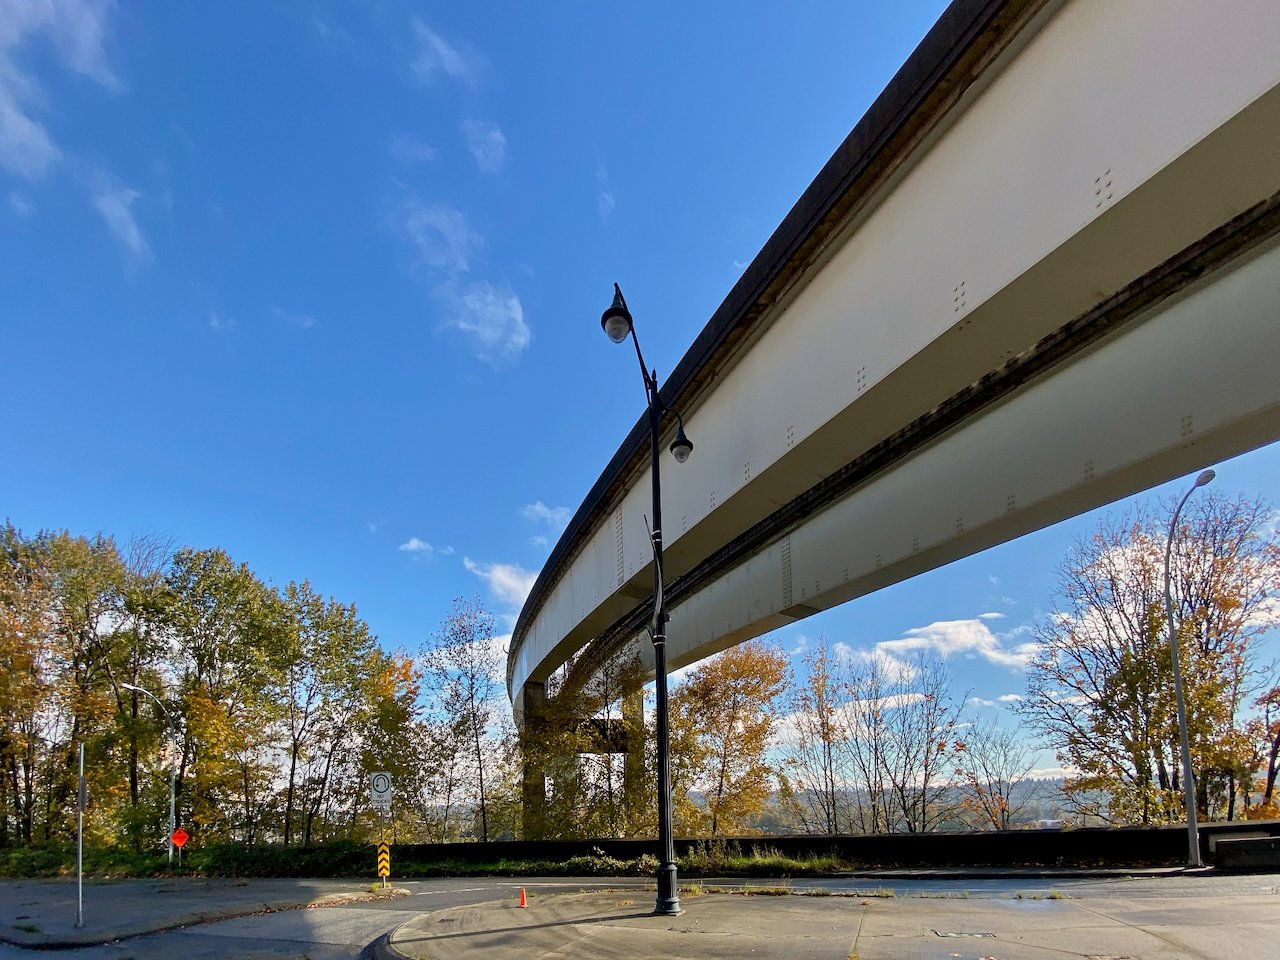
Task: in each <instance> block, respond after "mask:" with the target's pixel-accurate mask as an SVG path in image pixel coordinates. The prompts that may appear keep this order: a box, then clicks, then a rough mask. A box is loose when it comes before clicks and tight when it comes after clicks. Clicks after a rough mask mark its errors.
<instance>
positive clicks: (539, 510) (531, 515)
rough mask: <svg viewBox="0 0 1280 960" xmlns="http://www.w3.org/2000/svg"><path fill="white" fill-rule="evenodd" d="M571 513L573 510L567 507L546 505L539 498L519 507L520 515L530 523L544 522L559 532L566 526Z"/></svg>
mask: <svg viewBox="0 0 1280 960" xmlns="http://www.w3.org/2000/svg"><path fill="white" fill-rule="evenodd" d="M572 515H573V511H572V510H570V509H569V508H568V507H548V506H547V505H546V504H545V503H543V502H542V501H541V500H535V501H534V502H533V503H528V504H525V505H524V506H523V507H521V508H520V516H522V517H524V518H525V519H526V520H528V521H530V522H532V523H545V524H546V525H547V526H548V527H550V528H551V529H552V530H553V531H555V532H556V533H561V532H562V531H563V530H564V528H565V527H566V526H568V524H569V518H570V517H571V516H572Z"/></svg>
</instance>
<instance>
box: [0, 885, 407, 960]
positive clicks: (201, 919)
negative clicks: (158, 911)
mask: <svg viewBox="0 0 1280 960" xmlns="http://www.w3.org/2000/svg"><path fill="white" fill-rule="evenodd" d="M391 890H392V896H395V897H405V896H408V895H409V891H408V890H405V889H403V888H398V887H392V888H391ZM382 899H390V897H382V896H370V895H368V894H361V893H331V894H327V895H326V896H323V897H317V898H316V899H314V900H306V901H303V902H299V901H297V900H274V901H271V902H267V903H259V904H253V905H250V904H243V905H241V906H239V907H232V908H228V909H224V910H216V909H215V910H202V911H195V912H192V913H189V914H185V915H183V916H181V917H179V918H178V919H173V920H165V921H163V922H161V923H159V924H146V923H139V924H132V925H129V926H122V927H117V928H116V929H114V930H111V931H94V932H92V933H85V934H79V935H76V934H73V935H71V936H57V937H53V936H49V935H47V934H31V935H30V936H29V938H15V937H12V936H10V935H9V934H7V933H2V932H0V944H4V945H6V946H10V947H19V948H21V949H24V950H79V949H83V948H84V947H101V946H104V945H105V944H108V943H118V942H120V941H122V940H135V939H137V938H138V937H145V936H149V935H150V934H153V933H168V932H170V931H173V930H181V929H182V928H183V927H191V926H196V925H198V924H202V923H215V922H217V921H219V920H235V919H237V918H239V917H253V916H258V915H259V914H265V913H283V912H285V911H286V910H307V909H310V908H313V907H336V906H339V905H340V904H344V903H363V902H366V901H369V900H382ZM404 960H409V958H404Z"/></svg>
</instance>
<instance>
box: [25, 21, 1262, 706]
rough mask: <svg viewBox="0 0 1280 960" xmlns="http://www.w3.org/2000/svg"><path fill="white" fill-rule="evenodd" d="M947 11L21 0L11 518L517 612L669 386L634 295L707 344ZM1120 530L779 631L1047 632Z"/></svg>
mask: <svg viewBox="0 0 1280 960" xmlns="http://www.w3.org/2000/svg"><path fill="white" fill-rule="evenodd" d="M943 6H944V4H943V3H941V2H940V0H937V2H900V3H894V4H879V3H876V4H872V3H848V2H844V3H812V4H801V5H793V6H791V7H787V8H783V7H780V6H777V5H767V4H760V5H743V4H740V3H733V4H730V3H698V4H664V5H632V6H630V7H628V6H625V5H606V4H588V3H576V2H575V3H560V4H545V5H544V4H514V3H513V4H495V3H483V2H475V3H468V4H413V3H404V2H394V0H392V2H378V3H369V4H363V3H361V4H355V3H351V4H339V3H323V2H319V3H303V2H278V3H270V2H267V3H234V2H229V3H223V4H210V5H199V6H197V5H186V4H181V5H179V4H131V5H117V4H112V3H103V2H93V0H44V2H32V0H0V357H3V360H4V371H5V381H6V383H5V386H6V413H5V416H4V424H5V439H6V442H5V444H4V450H5V461H6V469H5V470H4V471H3V473H2V474H0V513H2V514H4V515H7V516H8V517H10V518H11V519H12V520H13V522H14V523H15V524H16V525H18V526H19V527H20V528H22V529H24V530H26V531H28V532H34V531H35V530H38V529H40V528H46V527H55V528H62V527H66V528H68V529H70V530H71V531H73V532H76V533H90V534H91V533H95V532H98V531H102V532H104V533H108V534H111V535H114V536H116V537H117V538H118V539H121V540H124V539H127V538H128V537H129V536H130V535H131V534H133V533H137V532H145V531H155V532H159V533H162V534H166V535H169V536H172V537H174V538H175V539H176V540H177V541H178V542H180V543H184V544H189V545H192V546H196V547H204V546H220V547H222V548H224V549H226V550H227V551H228V552H229V553H230V554H231V555H232V556H233V557H234V558H236V559H237V560H242V561H245V562H247V563H248V564H249V565H250V566H251V567H252V568H253V569H254V570H255V571H257V572H258V573H259V574H260V575H261V576H263V577H264V578H268V579H270V580H272V581H274V582H275V583H277V584H283V583H285V582H287V581H288V580H291V579H301V578H308V579H310V580H311V582H312V584H313V586H315V587H316V588H317V589H319V590H320V591H322V592H324V593H326V594H332V595H334V596H336V597H337V598H338V599H340V600H343V601H345V602H354V603H356V604H357V605H358V607H359V609H360V611H361V613H362V615H363V616H364V617H365V618H366V619H367V620H368V622H369V623H370V625H371V627H372V628H373V629H374V631H375V632H376V633H377V634H378V635H379V636H380V638H381V640H382V642H383V644H384V645H385V646H387V647H388V648H392V649H394V648H406V649H414V648H416V646H417V645H418V643H419V642H420V641H421V640H422V639H423V638H424V637H425V636H426V635H427V634H428V633H430V632H431V631H432V630H434V629H435V628H436V626H437V625H438V623H439V621H440V619H441V617H442V616H443V615H444V613H445V612H446V611H447V608H448V606H449V603H450V602H451V600H452V599H453V598H454V597H457V596H460V595H469V594H472V593H479V594H480V595H481V596H482V597H484V598H485V599H486V601H487V602H488V603H489V604H490V605H491V606H492V607H493V608H494V610H495V611H496V612H498V613H499V615H500V618H502V617H510V616H512V615H514V613H515V611H516V610H517V609H518V605H519V601H520V599H521V598H522V595H523V594H522V591H523V590H524V589H527V586H528V583H529V581H530V580H531V578H532V576H533V575H534V574H535V573H536V571H537V570H538V569H539V567H540V566H541V564H542V562H543V560H544V559H545V557H546V555H547V553H548V551H549V549H550V544H551V543H552V542H554V539H555V537H556V536H557V535H558V534H559V532H560V529H561V527H562V525H563V523H564V521H565V519H566V518H567V516H568V514H569V513H571V512H572V510H573V509H574V508H575V507H576V506H577V505H578V503H579V502H581V499H582V497H583V496H584V495H585V493H586V491H587V490H588V488H589V487H590V486H591V484H592V483H593V482H594V480H595V479H596V477H597V476H598V474H599V472H600V470H601V469H602V468H603V466H604V464H605V463H606V461H607V460H608V458H609V457H610V456H611V455H612V453H613V452H614V450H615V449H616V448H617V445H618V444H619V442H620V441H621V439H622V437H623V436H624V435H625V433H626V431H627V430H628V429H629V428H630V427H631V425H632V424H633V423H634V422H635V420H636V418H637V417H638V416H639V414H640V411H641V407H642V404H643V391H642V388H641V385H640V382H639V378H638V377H636V376H635V369H634V364H633V363H628V362H627V360H626V358H625V357H622V356H620V355H619V354H618V353H617V352H616V350H615V349H614V348H612V346H611V345H610V344H609V343H608V342H607V341H606V340H605V338H604V337H603V335H602V334H601V332H600V328H599V323H598V318H599V315H600V311H601V310H602V309H603V308H604V307H605V306H606V305H607V304H608V302H609V299H610V295H611V284H612V283H613V282H614V281H615V280H617V281H619V282H620V283H621V284H622V286H623V288H624V289H625V290H626V291H627V297H628V301H629V303H630V305H631V307H632V309H633V311H634V312H635V314H636V319H637V326H638V329H639V330H640V332H641V335H642V340H643V343H644V348H645V352H646V355H647V357H648V359H649V360H650V362H651V363H652V364H654V365H656V366H657V367H658V369H659V372H660V374H664V373H665V372H669V371H670V370H671V369H672V367H674V365H675V363H676V361H677V360H678V359H679V357H680V356H681V355H682V354H683V352H684V351H685V349H687V347H688V346H689V344H690V343H691V342H692V340H693V339H694V337H695V336H696V335H697V333H698V332H699V331H700V330H701V329H702V327H703V325H704V324H705V323H706V321H707V319H708V318H709V317H710V315H711V313H712V312H713V311H714V309H715V308H716V306H717V305H718V304H719V303H720V301H721V300H722V299H723V298H724V296H725V295H726V294H727V292H728V291H729V289H730V287H731V286H732V284H733V282H734V280H735V279H736V278H737V276H738V275H739V273H740V272H741V270H742V269H743V267H744V266H745V265H746V263H748V262H749V261H750V260H751V259H752V257H754V255H755V254H756V252H757V251H758V250H759V248H760V247H761V246H762V244H763V243H764V241H765V240H766V238H767V237H768V236H769V234H770V233H771V232H772V231H773V229H774V227H775V226H776V225H777V224H778V223H779V222H780V220H781V219H782V217H783V215H784V214H785V213H786V211H787V210H788V209H789V208H790V206H791V205H792V204H793V203H794V202H795V201H796V199H797V198H798V197H799V196H800V194H801V192H802V191H803V190H804V188H805V187H806V186H807V185H808V183H809V182H810V181H811V180H812V178H813V177H814V175H815V174H816V173H817V171H818V170H819V168H820V167H821V165H822V164H823V163H824V162H825V161H826V160H827V158H828V157H829V156H830V155H831V153H832V151H833V150H834V149H835V147H836V146H837V145H838V144H839V143H840V141H841V140H842V139H843V138H844V136H845V135H846V134H847V133H848V132H849V130H850V129H851V128H852V127H853V125H854V123H856V121H857V120H858V118H859V117H860V116H861V115H862V113H863V111H864V110H865V109H866V107H867V106H868V105H869V104H870V102H871V101H872V100H873V99H874V97H875V96H876V95H877V94H878V93H879V92H880V90H881V89H882V88H883V86H884V85H885V83H886V82H887V81H888V80H889V78H890V77H891V76H892V75H893V73H894V71H895V70H896V69H897V68H898V66H899V65H900V64H901V63H902V62H903V61H904V60H905V59H906V57H907V56H908V55H909V53H910V52H911V50H912V49H913V48H914V46H915V45H916V44H917V43H918V42H919V40H920V39H921V37H923V36H924V34H925V32H926V31H927V30H928V28H929V26H930V25H931V24H932V23H933V21H934V20H935V19H936V18H937V16H938V14H939V13H940V12H941V10H942V8H943ZM699 442H700V444H701V443H705V442H708V441H706V440H700V441H699ZM1278 459H1280V454H1278V453H1277V451H1275V450H1274V449H1268V450H1264V451H1261V452H1259V453H1256V454H1253V455H1251V456H1249V457H1246V458H1242V459H1240V460H1238V461H1235V462H1234V463H1232V464H1230V465H1227V466H1226V467H1224V468H1222V469H1221V470H1220V473H1221V479H1220V480H1219V484H1220V485H1221V486H1222V487H1224V488H1227V489H1231V490H1237V489H1238V490H1243V491H1247V492H1250V493H1257V494H1264V495H1268V496H1274V494H1275V480H1274V478H1275V476H1276V466H1277V461H1278ZM1092 522H1093V521H1091V520H1090V519H1089V518H1083V519H1081V520H1077V521H1073V522H1071V523H1068V524H1064V525H1060V526H1059V527H1057V528H1054V529H1052V530H1049V531H1046V532H1044V533H1042V534H1040V535H1037V536H1034V537H1029V538H1026V539H1024V540H1022V541H1019V542H1018V543H1016V544H1012V545H1009V546H1006V547H1003V548H999V549H997V550H994V551H989V552H988V553H986V554H983V555H981V556H978V557H974V558H971V559H969V560H966V561H963V562H961V563H957V564H953V565H951V566H949V567H947V568H946V569H944V570H942V571H938V572H936V573H934V574H931V575H929V576H926V577H922V578H918V579H917V580H915V581H912V582H911V583H908V584H904V585H900V586H898V587H895V588H892V589H889V590H885V591H883V592H881V593H880V594H878V595H876V596H874V597H870V598H866V599H865V600H862V601H859V602H857V603H854V604H850V605H847V606H846V607H844V608H842V609H840V610H838V611H834V612H831V613H829V614H826V615H824V616H822V617H818V618H814V619H813V620H810V621H806V622H804V623H801V624H798V625H796V626H795V627H793V628H792V629H790V630H788V631H785V632H784V633H783V634H782V635H781V636H780V638H779V639H780V640H781V642H783V643H784V644H786V645H787V647H788V649H799V648H800V647H801V646H803V638H805V637H808V638H812V637H816V636H817V635H819V634H825V635H826V636H827V637H829V638H831V639H832V640H842V641H845V642H850V643H854V644H861V645H869V644H871V643H874V642H876V641H880V640H888V639H894V638H901V637H903V636H905V635H907V633H908V631H911V630H913V629H919V628H924V627H927V626H928V625H930V624H933V623H936V622H951V621H973V622H979V621H976V619H975V618H977V617H978V615H979V614H982V613H990V612H996V613H1002V614H1004V618H1003V619H1000V620H995V619H989V620H985V621H980V622H981V623H985V624H987V625H988V626H989V628H990V629H991V630H992V631H993V632H994V633H996V634H998V635H1002V636H1003V635H1007V637H1006V638H1005V639H1002V640H1001V643H1002V644H1004V643H1013V642H1015V640H1016V636H1017V634H1016V633H1015V631H1017V630H1018V629H1019V628H1020V627H1022V626H1024V625H1025V624H1026V623H1028V622H1029V621H1030V620H1031V619H1033V618H1034V617H1035V615H1036V614H1037V612H1038V611H1040V610H1042V609H1043V607H1044V605H1045V604H1046V603H1047V601H1048V598H1049V596H1050V592H1051V589H1052V585H1053V581H1054V576H1053V569H1054V566H1055V564H1056V563H1057V562H1058V560H1059V559H1060V557H1061V555H1062V553H1063V549H1064V547H1065V544H1066V543H1067V542H1068V541H1069V540H1070V538H1071V537H1072V536H1074V535H1075V534H1076V533H1079V532H1081V531H1084V530H1086V529H1087V528H1088V527H1089V526H1090V525H1091V524H1092ZM1001 649H1003V647H1002V648H1001ZM951 659H952V661H953V665H954V666H955V668H956V672H957V685H958V686H959V687H960V688H963V689H972V690H973V691H974V693H975V694H976V695H978V696H981V697H983V698H985V699H989V700H992V701H996V700H997V698H998V697H999V696H1000V695H1001V694H1005V693H1009V692H1016V691H1017V690H1019V689H1020V688H1021V677H1020V675H1019V674H1018V672H1017V671H1016V670H1015V669H1011V668H1009V667H1007V666H1003V665H1001V664H999V663H993V662H991V657H990V656H986V655H984V654H983V653H982V652H981V649H979V648H973V649H970V650H968V651H967V653H966V652H965V651H956V652H955V653H954V655H953V656H952V658H951Z"/></svg>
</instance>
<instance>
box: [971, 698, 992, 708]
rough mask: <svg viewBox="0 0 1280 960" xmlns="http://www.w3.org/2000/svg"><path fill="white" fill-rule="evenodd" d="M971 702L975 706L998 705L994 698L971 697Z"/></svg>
mask: <svg viewBox="0 0 1280 960" xmlns="http://www.w3.org/2000/svg"><path fill="white" fill-rule="evenodd" d="M969 703H970V704H972V705H973V706H975V707H994V706H995V705H996V702H995V701H994V700H984V699H983V698H982V697H970V698H969Z"/></svg>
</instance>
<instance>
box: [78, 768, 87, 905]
mask: <svg viewBox="0 0 1280 960" xmlns="http://www.w3.org/2000/svg"><path fill="white" fill-rule="evenodd" d="M88 803H89V788H88V785H87V784H86V783H85V780H84V744H83V743H82V744H80V779H79V780H78V781H77V783H76V927H77V928H79V927H83V926H84V808H85V807H86V806H87V805H88Z"/></svg>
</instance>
